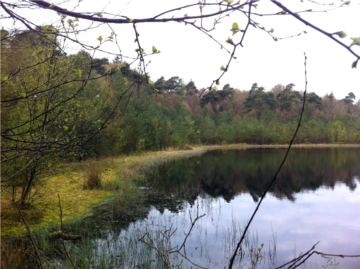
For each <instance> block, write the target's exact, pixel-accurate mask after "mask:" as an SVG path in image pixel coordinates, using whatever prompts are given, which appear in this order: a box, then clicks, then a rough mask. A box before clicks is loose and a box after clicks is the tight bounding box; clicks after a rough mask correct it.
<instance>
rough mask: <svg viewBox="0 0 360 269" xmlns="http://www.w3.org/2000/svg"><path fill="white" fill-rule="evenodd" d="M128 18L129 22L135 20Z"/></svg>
mask: <svg viewBox="0 0 360 269" xmlns="http://www.w3.org/2000/svg"><path fill="white" fill-rule="evenodd" d="M126 19H127V20H128V22H133V21H134V19H130V18H126Z"/></svg>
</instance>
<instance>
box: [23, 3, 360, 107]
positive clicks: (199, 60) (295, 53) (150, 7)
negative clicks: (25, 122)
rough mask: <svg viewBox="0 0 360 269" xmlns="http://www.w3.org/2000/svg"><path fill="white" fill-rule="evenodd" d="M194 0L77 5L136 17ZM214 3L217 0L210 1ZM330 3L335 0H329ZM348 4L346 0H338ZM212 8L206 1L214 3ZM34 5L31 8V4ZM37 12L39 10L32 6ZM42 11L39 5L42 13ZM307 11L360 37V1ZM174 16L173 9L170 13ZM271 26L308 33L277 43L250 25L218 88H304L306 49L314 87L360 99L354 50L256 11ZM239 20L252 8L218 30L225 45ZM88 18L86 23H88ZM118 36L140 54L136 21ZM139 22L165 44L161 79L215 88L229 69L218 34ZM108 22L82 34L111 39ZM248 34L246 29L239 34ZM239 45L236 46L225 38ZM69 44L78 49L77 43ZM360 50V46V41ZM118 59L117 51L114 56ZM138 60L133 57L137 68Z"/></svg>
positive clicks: (148, 42) (316, 20) (156, 70)
mask: <svg viewBox="0 0 360 269" xmlns="http://www.w3.org/2000/svg"><path fill="white" fill-rule="evenodd" d="M75 2H76V3H77V1H75ZM75 2H73V1H70V3H67V4H65V5H62V6H63V7H66V8H69V9H70V7H71V6H72V7H74V3H75ZM194 2H196V1H192V0H182V1H168V0H158V1H148V0H126V1H107V2H105V1H92V0H83V1H82V2H80V4H79V6H78V7H77V9H76V10H77V11H81V12H84V11H87V12H91V11H94V12H100V11H101V10H102V9H103V8H105V10H104V11H107V12H109V13H113V14H118V13H119V12H121V15H126V16H128V17H129V18H147V17H151V16H154V15H155V14H158V13H161V12H162V11H165V10H168V9H171V8H174V7H178V6H180V5H186V4H188V3H194ZM208 2H209V1H208ZM281 2H282V3H283V4H284V5H287V7H288V8H290V9H291V10H293V11H301V10H307V9H312V10H323V9H326V8H330V7H326V6H321V5H316V4H312V3H311V2H309V1H304V2H301V1H281ZM323 2H324V3H326V2H328V3H330V2H329V1H323ZM334 2H335V3H336V4H341V2H340V1H334ZM208 8H210V7H206V8H205V11H206V9H208ZM279 11H281V10H280V9H279V8H278V7H277V6H275V5H274V4H272V3H271V2H270V1H268V0H261V1H260V2H259V6H258V8H257V9H256V12H258V13H272V12H279ZM26 12H29V11H26ZM31 12H33V11H31ZM34 13H35V12H34ZM185 13H187V14H189V15H197V14H199V9H198V8H194V9H192V10H186V11H185V10H181V11H179V12H177V13H174V14H173V15H184V14H185ZM26 15H29V14H26ZM301 16H302V17H303V18H304V19H307V20H309V22H311V23H313V24H315V25H317V26H319V27H321V28H322V29H323V30H325V31H328V32H337V31H345V32H346V33H347V34H348V36H347V37H346V38H345V39H342V41H344V42H345V43H346V44H350V43H351V42H352V41H351V39H350V37H360V27H359V25H360V1H359V0H357V1H351V4H350V5H349V6H345V7H343V8H340V9H336V10H333V11H331V12H327V13H318V12H317V13H302V14H301ZM167 17H168V16H167ZM254 19H255V20H256V21H257V22H259V23H260V24H261V25H262V26H264V27H265V28H266V29H271V28H273V29H274V30H275V31H274V35H275V36H277V37H286V36H289V35H296V34H298V33H300V32H303V31H307V34H304V33H302V34H301V35H300V36H298V37H294V38H289V39H283V40H279V41H277V42H275V41H274V40H273V39H272V38H271V37H270V36H269V35H268V34H267V33H265V32H263V31H261V30H259V29H255V28H253V27H250V30H249V32H248V33H247V35H246V37H245V41H244V43H243V44H244V47H243V48H238V50H237V53H236V57H237V61H233V62H232V63H231V65H230V68H229V71H228V72H227V73H226V74H225V76H224V77H223V78H222V79H221V81H220V85H219V86H218V88H222V87H223V85H225V84H226V83H229V84H230V85H231V86H232V87H234V88H238V89H240V90H249V89H250V87H251V85H252V84H253V83H255V82H256V83H258V84H259V85H260V86H264V87H265V89H266V90H270V89H271V88H272V87H274V86H275V85H277V84H282V85H286V84H289V83H294V84H295V85H296V87H295V89H296V90H303V89H304V84H305V83H304V52H305V53H306V54H307V56H308V62H307V66H308V82H309V84H308V90H309V91H310V92H315V93H317V94H318V95H320V96H323V95H325V94H326V93H330V92H333V93H334V94H335V96H336V98H338V99H342V98H344V97H345V96H346V95H347V94H348V93H349V92H351V91H352V92H353V93H354V94H355V95H356V99H357V100H358V99H359V97H360V66H359V67H358V68H357V69H352V68H351V64H352V62H353V61H354V60H355V57H354V56H353V55H351V54H350V53H349V52H348V51H347V50H346V49H344V48H343V47H341V46H340V45H338V44H336V43H335V42H333V41H332V40H330V39H329V38H328V37H326V36H324V35H322V34H321V33H318V32H316V31H315V30H312V29H310V28H309V27H306V26H305V25H304V24H303V23H301V22H299V21H297V20H296V19H294V18H293V17H291V16H281V17H274V16H267V17H256V16H255V17H254ZM37 20H38V22H44V24H45V23H50V22H54V21H56V20H58V17H57V16H56V15H55V14H54V12H51V11H42V12H41V15H40V14H39V16H37ZM233 22H237V23H238V25H239V27H240V29H243V27H244V26H245V24H246V17H245V16H244V15H241V14H240V13H238V14H235V13H234V14H233V15H231V17H229V18H226V19H224V20H223V21H222V22H221V23H220V24H219V25H218V26H217V27H216V30H215V31H213V32H211V35H212V36H213V37H215V38H216V39H217V40H218V41H220V42H221V43H222V44H226V43H225V42H224V41H225V40H226V39H227V38H228V37H232V33H231V31H230V29H231V26H232V23H233ZM212 23H213V19H210V20H208V21H204V25H206V26H208V28H210V26H211V25H212ZM81 25H82V24H81ZM112 27H113V29H114V30H115V32H116V34H117V35H118V40H119V45H120V48H121V50H122V53H123V54H124V55H128V56H132V57H135V56H136V52H135V49H136V48H137V47H136V44H135V43H134V39H135V35H134V31H133V29H132V25H114V26H112ZM137 29H138V31H139V33H140V37H139V38H140V41H141V44H142V47H143V48H144V49H145V51H147V52H149V53H151V48H152V46H155V47H156V48H157V49H159V50H160V51H161V53H160V54H157V55H153V56H149V57H147V58H146V60H147V61H150V60H151V63H150V64H149V65H148V69H147V70H148V72H149V73H150V75H151V79H152V80H154V81H155V80H157V79H158V78H159V77H160V76H164V77H165V78H166V79H168V78H170V77H171V76H179V77H180V78H182V79H183V80H184V82H188V81H190V80H191V79H192V80H193V81H194V82H195V84H196V86H197V87H198V88H202V87H209V86H210V84H211V82H212V81H213V80H214V79H216V78H217V77H218V76H219V75H220V73H221V71H220V67H221V66H222V65H224V66H225V65H226V63H227V62H228V59H229V54H228V53H226V52H225V50H224V49H222V50H221V49H220V46H219V45H218V44H216V43H215V42H214V41H212V40H211V39H210V38H209V37H207V36H206V35H204V34H202V33H201V32H199V31H198V30H196V29H195V28H193V27H191V26H190V25H184V24H180V23H175V22H173V23H156V24H138V26H137ZM110 31H111V30H110V29H109V28H108V27H107V26H102V27H100V28H97V29H94V30H92V31H88V32H87V33H85V34H82V35H80V39H81V40H83V41H85V42H87V43H93V44H94V45H96V44H97V43H98V41H97V40H96V38H97V37H98V36H99V35H102V36H103V37H104V38H105V37H106V36H108V35H109V34H110ZM239 37H240V34H239V33H238V34H237V35H235V36H234V37H233V38H234V40H236V39H237V38H239ZM224 46H225V47H226V48H228V49H229V50H231V49H232V48H231V45H229V44H226V45H224ZM69 48H70V49H71V48H72V49H73V50H72V51H75V50H76V49H78V48H74V47H73V45H71V44H69ZM103 48H104V49H106V50H108V51H111V52H114V53H118V49H117V47H116V46H115V44H110V43H109V45H108V44H106V45H104V47H103ZM354 49H356V51H357V52H360V47H357V48H354ZM95 56H96V57H104V56H105V55H104V54H103V53H100V52H98V53H96V55H95ZM107 57H109V59H110V60H111V59H113V58H114V56H107ZM136 66H137V65H136V64H133V65H132V67H133V68H135V67H136Z"/></svg>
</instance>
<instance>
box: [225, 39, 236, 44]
mask: <svg viewBox="0 0 360 269" xmlns="http://www.w3.org/2000/svg"><path fill="white" fill-rule="evenodd" d="M225 42H226V43H229V44H231V45H234V42H233V40H232V39H231V38H230V37H229V38H228V39H226V41H225Z"/></svg>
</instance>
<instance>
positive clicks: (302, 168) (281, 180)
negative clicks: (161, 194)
mask: <svg viewBox="0 0 360 269" xmlns="http://www.w3.org/2000/svg"><path fill="white" fill-rule="evenodd" d="M283 155H284V149H247V150H227V151H225V150H216V151H211V152H208V153H206V154H205V155H203V156H201V157H193V158H190V159H186V160H178V161H174V162H171V163H168V164H165V165H163V166H161V167H160V168H159V170H156V171H157V172H154V171H153V173H152V180H153V181H152V182H153V184H154V185H155V186H157V187H159V186H162V187H163V189H164V190H167V191H169V192H171V191H175V190H176V189H182V188H187V187H189V186H192V187H196V188H199V187H201V188H202V190H203V191H204V192H206V193H207V194H209V195H210V196H211V197H215V198H216V197H223V198H224V199H225V200H226V201H228V202H229V201H230V200H231V199H233V198H234V197H235V196H236V195H238V194H240V193H245V192H248V193H250V195H251V196H252V198H253V200H254V201H255V202H257V201H258V197H259V196H260V195H262V193H263V191H264V190H265V189H266V187H267V186H268V184H269V181H270V180H271V178H272V177H273V175H274V174H275V171H276V169H277V167H278V165H279V164H280V162H281V160H282V158H283ZM359 155H360V153H359V151H358V150H357V149H351V148H294V149H292V151H291V153H290V156H289V158H288V160H287V162H286V164H285V165H284V167H283V169H282V171H281V172H280V174H279V175H278V179H277V181H276V183H275V184H274V185H273V187H272V188H271V190H270V191H271V192H272V193H273V195H274V196H275V197H277V198H279V199H283V198H285V199H288V200H290V201H295V196H294V194H295V193H299V192H301V191H304V190H313V191H314V190H316V189H318V188H320V187H321V186H327V187H330V188H334V186H335V183H336V182H343V183H345V184H346V186H348V187H349V189H350V190H354V189H355V188H356V182H355V177H356V176H358V175H360V167H358V162H357V160H358V159H359V157H360V156H359ZM153 175H156V176H153Z"/></svg>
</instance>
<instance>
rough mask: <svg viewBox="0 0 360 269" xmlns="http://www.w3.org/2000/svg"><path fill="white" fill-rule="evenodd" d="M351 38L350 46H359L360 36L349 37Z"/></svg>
mask: <svg viewBox="0 0 360 269" xmlns="http://www.w3.org/2000/svg"><path fill="white" fill-rule="evenodd" d="M351 39H352V41H353V42H352V44H351V46H352V45H357V46H360V37H352V38H351Z"/></svg>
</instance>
